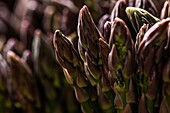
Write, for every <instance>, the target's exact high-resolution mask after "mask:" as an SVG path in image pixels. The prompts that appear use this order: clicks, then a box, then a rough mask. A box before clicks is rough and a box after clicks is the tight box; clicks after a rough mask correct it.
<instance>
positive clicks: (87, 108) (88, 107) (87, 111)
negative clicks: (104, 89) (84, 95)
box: [81, 100, 92, 113]
mask: <svg viewBox="0 0 170 113" xmlns="http://www.w3.org/2000/svg"><path fill="white" fill-rule="evenodd" d="M81 105H82V107H83V110H84V111H85V113H91V112H92V106H91V104H90V100H88V101H86V102H84V103H82V104H81Z"/></svg>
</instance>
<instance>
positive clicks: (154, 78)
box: [53, 0, 170, 113]
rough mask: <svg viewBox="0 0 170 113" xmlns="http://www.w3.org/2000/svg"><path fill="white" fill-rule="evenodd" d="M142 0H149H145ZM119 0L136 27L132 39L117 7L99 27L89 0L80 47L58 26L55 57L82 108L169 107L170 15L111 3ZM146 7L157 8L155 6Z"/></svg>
mask: <svg viewBox="0 0 170 113" xmlns="http://www.w3.org/2000/svg"><path fill="white" fill-rule="evenodd" d="M138 2H139V1H138ZM132 3H134V2H133V1H132ZM146 3H150V4H153V3H152V2H151V1H149V0H148V1H147V2H146ZM120 4H124V5H125V6H124V7H125V8H124V11H123V12H125V11H126V13H125V14H127V16H128V18H129V20H130V22H131V23H132V25H133V28H134V29H135V31H136V33H137V35H136V36H135V37H136V41H135V40H134V39H133V37H134V36H133V37H132V34H133V33H132V28H130V29H129V25H127V22H128V21H125V20H124V19H125V18H123V16H122V15H119V14H120V13H121V10H120V9H119V10H116V9H113V10H114V12H112V16H111V22H110V21H109V19H110V17H109V19H108V20H107V21H106V19H104V17H103V18H102V19H101V21H100V30H101V31H102V33H100V31H99V30H98V28H97V27H96V26H95V23H94V22H93V19H92V16H91V14H90V12H89V10H88V8H87V6H83V8H82V9H81V10H80V12H79V19H78V27H77V29H78V30H77V31H78V36H79V39H78V52H77V50H76V49H74V46H73V44H72V43H71V41H69V40H68V38H67V37H66V36H64V35H63V34H62V33H61V32H60V31H59V30H56V32H55V34H54V38H53V43H54V47H55V52H56V58H57V60H58V62H59V63H60V65H61V66H62V67H63V71H64V73H65V77H66V79H67V81H68V83H70V84H71V85H73V87H74V90H75V94H76V98H77V100H78V101H79V102H80V103H81V105H82V111H83V112H86V113H89V112H92V111H93V112H97V113H99V112H101V113H102V112H104V113H133V112H137V113H155V112H159V113H169V112H170V100H169V99H170V91H169V89H170V85H169V84H170V83H169V81H170V48H169V45H170V19H169V18H167V19H163V20H160V19H159V18H157V17H155V16H153V15H152V14H150V13H149V12H147V11H146V10H144V9H141V8H134V7H127V4H128V2H126V1H124V0H121V1H119V2H118V3H117V4H116V5H115V6H116V7H121V5H120ZM131 5H132V4H131ZM136 5H139V4H136ZM126 7H127V8H126ZM139 7H140V6H139ZM165 7H167V3H166V4H165ZM147 8H148V6H147V7H146V9H147ZM150 10H152V11H153V12H152V13H156V14H157V13H158V12H157V10H156V9H155V7H153V9H150ZM162 12H165V9H163V11H162ZM115 14H117V15H115ZM166 16H167V15H162V18H166ZM112 17H113V18H112ZM107 18H108V16H107ZM102 22H106V23H105V24H103V23H102ZM102 27H103V28H102ZM102 35H104V36H102ZM134 41H135V42H134ZM91 88H92V89H91ZM91 91H92V92H93V94H92V93H91ZM96 103H97V104H96ZM96 107H98V109H96ZM99 109H100V111H99Z"/></svg>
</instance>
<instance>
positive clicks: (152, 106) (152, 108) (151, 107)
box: [147, 98, 154, 113]
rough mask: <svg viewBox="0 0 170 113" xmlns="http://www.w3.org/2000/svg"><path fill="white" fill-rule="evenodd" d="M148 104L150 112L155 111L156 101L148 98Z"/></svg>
mask: <svg viewBox="0 0 170 113" xmlns="http://www.w3.org/2000/svg"><path fill="white" fill-rule="evenodd" d="M147 106H148V109H149V111H150V113H154V112H153V111H154V101H153V100H150V99H148V98H147Z"/></svg>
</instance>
